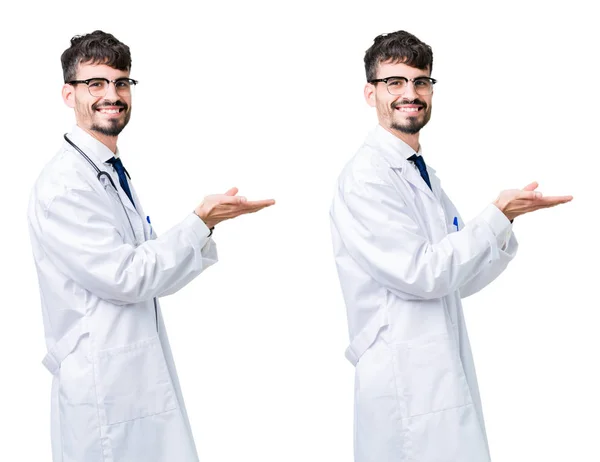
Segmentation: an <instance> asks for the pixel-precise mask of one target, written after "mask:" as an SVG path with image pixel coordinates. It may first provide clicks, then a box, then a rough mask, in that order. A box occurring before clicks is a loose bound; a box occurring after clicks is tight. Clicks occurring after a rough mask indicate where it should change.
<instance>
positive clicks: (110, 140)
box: [79, 127, 118, 154]
mask: <svg viewBox="0 0 600 462" xmlns="http://www.w3.org/2000/svg"><path fill="white" fill-rule="evenodd" d="M79 128H81V129H82V130H84V131H85V132H87V133H88V134H89V135H90V136H92V137H94V138H96V139H97V140H98V141H100V142H101V143H102V144H103V145H104V146H106V147H107V148H108V149H110V150H111V151H112V152H113V154H114V153H116V152H117V138H118V137H116V136H107V135H103V134H102V133H99V132H97V131H95V130H88V129H87V128H83V127H79Z"/></svg>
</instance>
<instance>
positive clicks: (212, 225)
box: [194, 209, 216, 236]
mask: <svg viewBox="0 0 600 462" xmlns="http://www.w3.org/2000/svg"><path fill="white" fill-rule="evenodd" d="M194 215H196V216H197V217H198V218H200V220H202V221H203V222H204V224H205V225H206V227H207V228H208V229H210V232H211V234H212V231H213V229H215V224H216V223H212V222H211V221H209V220H207V219H206V216H205V215H204V214H203V213H202V212H201V211H199V210H198V209H196V210H194ZM209 236H210V234H209Z"/></svg>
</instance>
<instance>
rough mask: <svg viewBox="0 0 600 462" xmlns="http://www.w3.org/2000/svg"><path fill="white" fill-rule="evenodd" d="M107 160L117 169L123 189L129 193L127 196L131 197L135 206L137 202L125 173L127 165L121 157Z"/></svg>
mask: <svg viewBox="0 0 600 462" xmlns="http://www.w3.org/2000/svg"><path fill="white" fill-rule="evenodd" d="M107 162H108V163H110V164H112V165H113V167H114V168H115V170H116V171H117V175H119V183H120V184H121V188H123V191H125V194H127V197H129V200H130V201H131V203H132V204H133V206H134V207H135V202H133V197H132V196H131V190H130V189H129V183H127V176H126V175H125V167H123V162H121V159H117V158H116V157H113V158H112V159H109V160H107Z"/></svg>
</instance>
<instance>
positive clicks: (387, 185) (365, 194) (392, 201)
mask: <svg viewBox="0 0 600 462" xmlns="http://www.w3.org/2000/svg"><path fill="white" fill-rule="evenodd" d="M331 217H332V223H333V225H334V226H335V227H336V230H337V232H338V233H339V236H340V238H341V240H342V242H343V245H344V246H345V248H346V249H347V251H348V253H349V254H350V256H351V257H352V258H353V259H354V260H355V261H356V262H357V264H358V265H360V266H361V267H362V268H363V270H364V271H366V272H367V273H368V274H369V275H370V276H371V277H372V278H373V279H374V280H376V281H377V282H378V283H380V284H381V285H383V286H384V287H386V288H387V289H388V290H390V291H391V292H392V293H394V294H396V295H397V296H398V297H400V298H402V299H405V300H419V299H433V298H440V297H443V296H446V295H448V294H450V293H452V292H454V291H456V290H459V289H460V288H461V287H463V286H464V285H465V284H467V283H468V282H469V281H471V280H472V279H473V278H474V277H475V276H476V275H477V274H479V273H480V272H481V271H483V270H484V269H486V268H487V267H488V266H489V265H490V264H494V262H497V261H499V260H500V258H501V257H500V250H499V247H500V246H501V245H502V241H503V240H504V239H503V236H504V233H505V232H506V230H507V228H508V226H509V225H510V221H509V220H508V219H507V218H506V216H505V215H504V214H503V213H502V212H501V211H500V210H499V209H498V208H497V207H496V206H494V205H493V204H490V205H488V206H487V207H486V208H485V209H484V210H483V211H482V212H481V213H480V214H479V215H478V216H477V217H476V218H475V219H473V220H472V221H470V222H469V223H467V224H466V225H465V226H464V228H463V229H462V230H460V231H458V232H455V233H451V234H449V235H447V236H446V237H445V238H444V239H442V240H441V241H439V242H437V243H435V244H431V243H430V242H429V240H428V239H427V237H426V236H424V235H423V233H422V231H421V229H420V227H419V225H418V224H417V223H416V221H415V220H414V219H413V218H412V213H411V211H410V209H409V207H408V206H407V204H406V203H405V202H404V201H403V198H402V197H401V196H400V194H399V192H398V190H397V189H396V188H395V187H394V185H393V183H392V181H391V179H390V178H386V176H385V174H382V173H381V172H379V175H374V174H370V173H369V174H367V175H365V176H364V177H362V176H361V178H360V180H358V179H356V178H354V177H353V176H350V175H347V176H346V178H345V179H343V180H341V181H340V184H339V189H338V191H337V194H336V196H335V197H334V201H333V204H332V208H331ZM498 268H499V267H498Z"/></svg>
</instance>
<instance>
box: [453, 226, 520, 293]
mask: <svg viewBox="0 0 600 462" xmlns="http://www.w3.org/2000/svg"><path fill="white" fill-rule="evenodd" d="M518 247H519V243H518V242H517V238H516V237H515V234H514V233H513V232H512V231H511V232H510V233H509V236H508V239H507V242H505V243H504V245H503V246H502V247H501V248H500V249H499V250H498V253H499V258H498V259H497V260H493V261H490V262H489V263H488V264H487V265H486V266H485V267H484V268H483V269H482V270H481V271H480V272H479V273H477V274H476V275H475V277H473V278H472V279H471V280H469V281H468V282H467V283H466V284H464V285H463V286H462V287H461V288H460V296H461V298H467V297H469V296H471V295H473V294H475V293H477V292H479V291H480V290H481V289H483V288H484V287H485V286H487V285H488V284H489V283H490V282H492V281H493V280H495V279H496V278H497V277H498V276H500V274H501V273H502V272H503V271H504V270H505V269H506V267H507V266H508V264H509V263H510V261H511V260H512V259H513V258H514V257H515V255H516V253H517V249H518Z"/></svg>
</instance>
